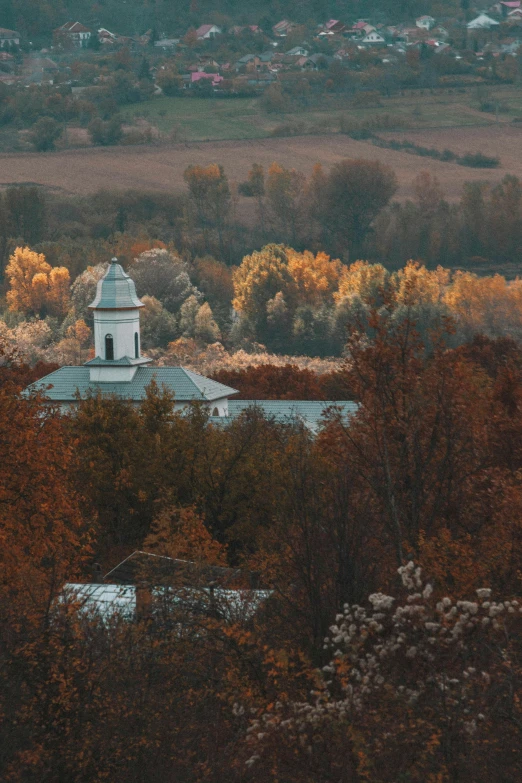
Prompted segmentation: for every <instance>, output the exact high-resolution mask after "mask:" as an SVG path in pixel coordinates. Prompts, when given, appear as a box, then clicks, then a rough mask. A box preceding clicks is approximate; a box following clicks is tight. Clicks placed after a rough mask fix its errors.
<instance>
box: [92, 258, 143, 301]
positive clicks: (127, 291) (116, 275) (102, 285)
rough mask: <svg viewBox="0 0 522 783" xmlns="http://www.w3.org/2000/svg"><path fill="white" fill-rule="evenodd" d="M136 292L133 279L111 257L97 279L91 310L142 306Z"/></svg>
mask: <svg viewBox="0 0 522 783" xmlns="http://www.w3.org/2000/svg"><path fill="white" fill-rule="evenodd" d="M143 306H144V305H143V303H142V302H140V300H139V299H138V296H137V294H136V286H135V285H134V280H132V278H130V277H129V275H127V274H125V272H124V271H123V268H122V267H121V265H120V264H117V263H116V260H115V259H114V258H113V259H112V262H111V264H110V266H109V268H108V269H107V272H106V273H105V275H104V276H103V277H102V278H101V280H99V281H98V285H97V286H96V296H95V298H94V301H93V302H91V304H90V305H89V308H90V309H92V310H127V309H131V308H132V309H134V308H136V307H143Z"/></svg>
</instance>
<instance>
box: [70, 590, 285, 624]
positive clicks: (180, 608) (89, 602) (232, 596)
mask: <svg viewBox="0 0 522 783" xmlns="http://www.w3.org/2000/svg"><path fill="white" fill-rule="evenodd" d="M149 594H150V598H151V606H150V609H149V611H150V616H151V618H154V617H157V619H158V620H159V621H160V622H161V620H162V619H166V618H167V617H168V612H169V610H170V611H172V610H174V611H175V612H176V613H177V619H178V621H179V619H180V613H183V614H185V616H186V617H187V619H189V618H190V617H194V616H197V615H208V616H212V617H219V618H221V619H223V620H227V621H229V622H245V621H247V620H249V619H250V618H251V617H252V616H253V615H254V614H255V613H256V612H257V610H258V609H259V608H260V606H261V605H262V604H263V603H264V602H265V601H266V600H267V599H268V598H270V596H271V595H272V591H271V590H251V589H248V588H247V589H241V590H236V589H233V590H229V589H226V588H221V587H217V588H207V587H195V588H191V587H179V588H171V587H169V586H158V587H155V588H154V587H152V589H151V590H150V593H149ZM137 598H138V596H137V592H136V587H135V586H134V585H118V584H82V583H78V582H76V583H75V582H68V583H67V584H66V585H64V589H63V592H62V595H61V596H60V601H61V602H62V603H73V604H75V605H76V606H77V607H78V608H79V610H80V611H81V612H84V613H87V614H91V613H94V614H95V615H97V616H98V617H100V618H101V619H102V620H104V621H111V620H113V619H115V618H121V619H123V620H127V621H132V620H133V619H134V618H135V617H136V616H137V610H138V601H137ZM162 610H163V611H162ZM165 610H167V613H165Z"/></svg>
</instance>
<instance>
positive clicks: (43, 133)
mask: <svg viewBox="0 0 522 783" xmlns="http://www.w3.org/2000/svg"><path fill="white" fill-rule="evenodd" d="M61 135H62V127H61V125H60V124H59V123H58V122H56V120H53V118H52V117H40V119H39V120H37V122H35V124H34V125H33V127H32V128H31V130H30V131H29V141H30V142H31V144H32V145H33V147H34V148H35V150H37V152H46V151H47V150H53V149H54V146H55V142H56V141H57V139H58V138H59V137H60V136H61Z"/></svg>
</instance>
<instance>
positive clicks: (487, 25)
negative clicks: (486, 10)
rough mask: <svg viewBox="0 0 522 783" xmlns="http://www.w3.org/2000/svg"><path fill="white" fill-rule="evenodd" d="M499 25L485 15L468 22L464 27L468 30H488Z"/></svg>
mask: <svg viewBox="0 0 522 783" xmlns="http://www.w3.org/2000/svg"><path fill="white" fill-rule="evenodd" d="M499 24H500V23H499V22H497V21H496V19H492V18H491V16H488V15H487V14H479V15H478V16H477V17H476V18H475V19H472V20H471V22H468V23H467V25H466V27H467V28H468V30H490V29H491V28H492V27H496V26H498V25H499Z"/></svg>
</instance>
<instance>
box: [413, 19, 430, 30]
mask: <svg viewBox="0 0 522 783" xmlns="http://www.w3.org/2000/svg"><path fill="white" fill-rule="evenodd" d="M415 24H416V26H417V27H420V28H421V30H431V28H432V27H433V25H434V24H435V19H434V18H433V16H419V18H418V19H416V20H415Z"/></svg>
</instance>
